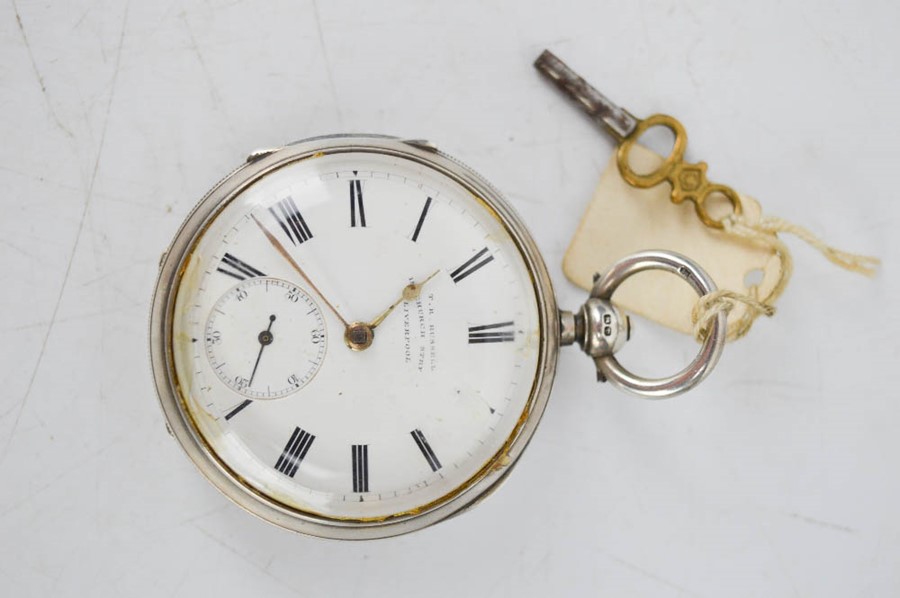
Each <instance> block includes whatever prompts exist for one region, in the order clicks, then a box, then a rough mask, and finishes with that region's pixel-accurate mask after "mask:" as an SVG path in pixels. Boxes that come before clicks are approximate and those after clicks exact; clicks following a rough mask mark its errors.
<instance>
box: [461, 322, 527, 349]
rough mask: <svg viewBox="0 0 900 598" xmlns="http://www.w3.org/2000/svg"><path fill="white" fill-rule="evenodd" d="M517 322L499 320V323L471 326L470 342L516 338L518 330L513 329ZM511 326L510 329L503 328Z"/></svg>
mask: <svg viewBox="0 0 900 598" xmlns="http://www.w3.org/2000/svg"><path fill="white" fill-rule="evenodd" d="M514 325H515V322H499V323H497V324H482V325H481V326H469V343H471V344H477V343H503V342H508V341H514V340H516V331H515V330H511V328H512V327H513V326H514ZM503 328H510V330H503Z"/></svg>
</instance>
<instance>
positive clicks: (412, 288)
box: [369, 270, 440, 328]
mask: <svg viewBox="0 0 900 598" xmlns="http://www.w3.org/2000/svg"><path fill="white" fill-rule="evenodd" d="M438 272H440V270H435V271H434V272H432V274H431V276H429V277H428V278H426V279H425V280H423V281H422V282H411V283H409V284H408V285H406V286H405V287H403V291H402V292H401V293H400V298H399V299H397V300H396V301H394V302H393V303H392V304H391V305H389V306H388V308H387V309H386V310H384V311H383V312H381V313H380V314H378V316H377V317H376V318H375V319H374V320H372V321H371V322H369V328H375V327H376V326H378V325H379V324H381V323H382V322H384V319H385V318H386V317H388V315H389V314H390V313H391V312H392V311H394V308H396V307H397V306H398V305H400V304H401V303H403V302H404V301H414V300H416V299H418V298H419V293H421V292H422V287H423V286H425V284H426V283H427V282H428V281H429V280H431V279H432V278H434V277H435V276H437V274H438Z"/></svg>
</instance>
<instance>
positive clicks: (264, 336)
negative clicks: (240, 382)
mask: <svg viewBox="0 0 900 598" xmlns="http://www.w3.org/2000/svg"><path fill="white" fill-rule="evenodd" d="M273 322H275V314H272V315H271V316H269V327H268V328H266V329H265V330H263V331H262V332H260V333H259V336H257V337H256V338H257V339H258V340H259V353H257V355H256V363H255V364H254V365H253V373H252V374H250V381H249V382H247V388H250V387H251V386H253V379H254V378H255V377H256V368H258V367H259V360H260V358H261V357H262V352H263V349H265V348H266V347H267V346H269V345H271V344H272V341H274V340H275V337H274V336H272V323H273Z"/></svg>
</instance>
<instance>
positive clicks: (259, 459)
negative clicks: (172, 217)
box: [150, 135, 725, 539]
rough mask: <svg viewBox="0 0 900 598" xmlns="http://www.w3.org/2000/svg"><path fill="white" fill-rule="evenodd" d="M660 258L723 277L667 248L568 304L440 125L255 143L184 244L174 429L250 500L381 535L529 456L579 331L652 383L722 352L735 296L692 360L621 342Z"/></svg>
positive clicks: (674, 389)
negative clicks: (631, 362) (618, 298)
mask: <svg viewBox="0 0 900 598" xmlns="http://www.w3.org/2000/svg"><path fill="white" fill-rule="evenodd" d="M650 268H655V269H663V270H667V271H670V272H673V273H675V274H676V275H678V276H681V277H682V278H684V279H685V280H686V281H687V282H688V283H689V284H690V285H692V286H693V288H694V289H695V290H696V291H697V292H698V293H699V294H700V295H703V294H706V293H709V292H711V291H713V290H714V289H715V285H714V284H713V282H712V281H711V280H710V279H709V277H708V276H707V275H706V274H705V273H704V272H703V271H702V270H701V269H700V268H699V267H698V266H697V265H696V264H694V263H693V262H691V261H690V260H688V259H687V258H684V257H683V256H679V255H677V254H672V253H667V252H662V251H651V252H644V253H641V254H636V255H633V256H629V257H627V258H625V259H623V260H622V261H620V262H619V263H617V264H615V265H614V266H612V267H611V268H610V269H609V270H608V271H607V272H606V273H605V274H604V275H602V276H597V277H596V280H595V285H594V288H593V290H592V292H591V296H590V298H589V299H588V300H587V302H586V303H585V304H584V306H582V307H581V308H580V309H579V310H577V311H576V312H574V313H573V312H570V311H560V310H559V309H558V308H557V305H556V300H555V297H554V294H553V289H552V286H551V283H550V277H549V275H548V272H547V269H546V267H545V265H544V262H543V260H542V258H541V255H540V253H539V251H538V249H537V247H536V245H535V242H534V240H533V239H532V237H531V235H530V234H529V233H528V231H527V229H526V228H525V226H524V224H523V223H522V221H521V219H520V218H519V216H517V215H516V213H515V211H514V210H513V209H512V208H511V207H510V206H509V204H508V203H507V202H506V201H505V200H504V199H503V198H502V197H501V195H500V193H499V192H498V191H497V190H495V189H494V188H493V187H492V186H491V185H490V184H488V183H487V182H486V181H485V180H484V179H482V178H481V177H480V176H479V175H477V174H476V173H475V172H473V171H472V170H471V169H469V168H468V167H466V166H465V165H463V164H461V163H460V162H458V161H456V160H454V159H452V158H451V157H449V156H447V155H446V154H444V153H442V152H440V151H438V150H437V149H436V148H435V146H434V145H433V144H431V143H428V142H423V141H418V140H402V139H397V138H390V137H384V136H374V135H355V136H347V135H338V136H329V137H319V138H313V139H308V140H305V141H301V142H297V143H294V144H291V145H287V146H285V147H281V148H277V149H269V150H260V151H256V152H253V153H252V154H250V156H249V157H248V158H247V160H246V162H245V163H244V164H242V165H241V166H240V167H239V168H237V169H236V170H234V171H233V172H232V173H231V174H229V175H228V176H227V177H226V178H225V179H223V180H222V181H221V182H220V183H218V184H217V185H216V186H215V187H214V188H213V189H212V190H211V191H210V192H209V193H208V194H207V195H206V196H205V197H204V198H203V199H202V200H201V201H200V203H199V204H198V205H197V206H196V207H195V208H194V210H193V211H192V212H191V213H190V215H189V216H188V217H187V219H186V220H185V222H184V223H183V224H182V226H181V228H180V230H179V231H178V233H177V234H176V235H175V238H174V240H173V242H172V244H171V246H170V247H169V249H168V251H167V252H166V253H165V254H164V255H163V258H162V260H161V262H160V273H159V279H158V281H157V285H156V291H155V294H154V298H153V306H152V314H151V330H150V346H151V361H152V367H153V373H154V379H155V383H156V390H157V393H158V395H159V399H160V402H161V404H162V409H163V412H164V414H165V418H166V420H167V424H168V429H169V431H170V433H171V434H172V435H173V436H174V437H175V438H176V439H177V440H178V442H179V443H180V444H181V446H182V447H183V448H184V450H185V451H186V453H187V454H188V456H189V457H190V458H191V460H192V461H193V462H194V464H195V465H196V466H197V467H198V468H199V470H200V472H201V473H202V474H203V475H204V476H205V477H206V478H207V479H208V480H209V481H210V482H211V483H212V484H213V485H214V486H215V487H216V488H218V490H220V491H221V492H222V493H223V494H225V495H226V496H227V497H228V498H229V499H231V500H232V501H233V502H235V503H236V504H238V505H239V506H241V507H243V508H244V509H246V510H247V511H249V512H250V513H253V514H255V515H257V516H259V517H261V518H262V519H264V520H267V521H269V522H271V523H274V524H276V525H279V526H281V527H284V528H287V529H290V530H294V531H298V532H302V533H306V534H311V535H315V536H323V537H330V538H342V539H367V538H379V537H387V536H393V535H397V534H402V533H406V532H410V531H413V530H416V529H420V528H423V527H425V526H428V525H431V524H433V523H436V522H438V521H441V520H443V519H445V518H447V517H448V516H451V515H453V514H456V513H459V512H461V511H463V510H465V509H466V508H468V507H471V506H472V505H474V504H476V503H477V502H478V501H479V500H480V499H482V498H483V497H485V496H486V495H487V494H488V493H490V492H491V491H492V490H494V489H495V488H496V487H497V486H498V484H499V483H500V482H501V481H502V480H503V479H504V478H505V476H506V475H507V474H508V473H509V472H510V470H511V469H512V467H513V465H514V464H515V463H516V460H517V459H518V458H519V456H520V455H521V454H522V451H523V450H524V448H525V446H526V445H527V444H528V442H529V440H530V438H531V437H532V435H533V434H534V432H535V428H536V427H537V425H538V422H539V420H540V418H541V414H542V413H543V411H544V408H545V406H546V405H547V399H548V397H549V395H550V388H551V385H552V382H553V377H554V374H555V371H556V363H557V356H558V352H559V348H560V346H561V345H569V344H576V343H577V344H579V345H581V346H582V348H583V349H584V350H585V352H587V353H588V354H589V356H590V357H592V358H593V360H594V361H595V366H596V372H597V376H598V378H599V379H600V380H608V381H610V382H611V383H613V384H615V385H617V386H619V387H621V388H624V389H626V390H631V391H633V392H636V393H638V394H642V395H644V396H649V397H663V396H670V395H672V394H676V393H678V392H682V391H684V390H686V389H687V388H689V387H690V386H692V385H694V384H696V383H697V382H699V381H700V380H701V379H702V378H703V377H704V376H705V375H706V374H707V373H708V372H709V370H710V369H711V368H712V367H713V365H714V364H715V363H716V360H717V359H718V356H719V353H720V351H721V348H722V342H723V338H724V337H723V332H724V329H725V326H724V325H725V316H724V314H720V317H719V318H718V319H717V320H716V321H715V322H714V325H713V327H712V328H711V331H710V334H709V335H708V336H707V338H706V340H705V342H704V343H703V345H702V347H701V350H700V352H699V354H698V356H697V357H696V358H695V359H694V361H693V362H692V363H691V364H690V365H688V366H687V367H686V368H685V369H684V370H683V371H682V372H679V373H678V374H676V375H674V376H670V377H668V378H665V379H659V380H646V379H643V378H641V377H638V376H635V375H634V374H632V373H630V372H629V371H627V370H626V369H624V368H623V367H622V366H621V365H620V364H619V363H618V361H616V358H615V356H614V355H613V353H614V351H615V350H616V349H617V348H618V347H619V346H621V344H622V343H623V342H624V341H625V340H626V339H627V337H628V335H629V321H628V319H627V317H625V316H624V315H622V314H621V313H620V312H619V311H618V310H617V309H616V308H615V307H614V306H613V305H612V303H611V302H610V297H611V296H612V294H613V292H614V291H615V288H616V287H617V286H618V284H620V283H621V281H622V280H624V279H625V278H627V277H628V276H630V275H631V274H633V273H635V272H638V271H641V270H646V269H650Z"/></svg>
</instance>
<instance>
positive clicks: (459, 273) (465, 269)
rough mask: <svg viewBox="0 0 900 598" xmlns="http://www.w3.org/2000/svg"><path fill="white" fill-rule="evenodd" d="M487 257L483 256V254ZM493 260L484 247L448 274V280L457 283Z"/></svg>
mask: <svg viewBox="0 0 900 598" xmlns="http://www.w3.org/2000/svg"><path fill="white" fill-rule="evenodd" d="M486 253H487V255H486V256H485V255H484V254H486ZM479 260H480V261H479ZM493 260H494V256H493V255H491V254H490V253H488V248H487V247H485V248H484V249H482V250H481V251H479V252H478V253H476V254H475V255H474V256H473V257H471V258H469V261H467V262H466V263H465V264H463V265H462V266H460V267H459V268H457V269H456V270H454V271H453V272H451V273H450V278H452V279H453V282H459V281H461V280H462V279H463V278H465V277H466V276H468V275H469V274H472V273H473V272H475V271H476V270H478V269H479V268H481V267H482V266H484V265H485V264H488V263H490V262H492V261H493Z"/></svg>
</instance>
